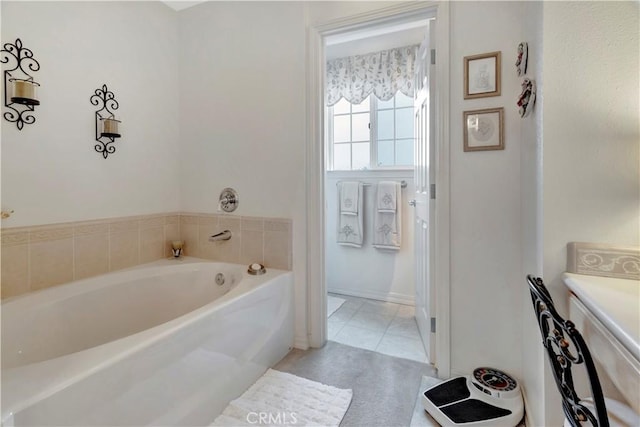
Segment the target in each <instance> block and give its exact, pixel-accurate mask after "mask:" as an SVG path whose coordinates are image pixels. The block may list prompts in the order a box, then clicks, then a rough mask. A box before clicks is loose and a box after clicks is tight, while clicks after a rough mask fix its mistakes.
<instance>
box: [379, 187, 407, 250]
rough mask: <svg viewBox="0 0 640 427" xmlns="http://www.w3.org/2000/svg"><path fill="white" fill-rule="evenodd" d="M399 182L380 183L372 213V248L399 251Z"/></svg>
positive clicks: (400, 219)
mask: <svg viewBox="0 0 640 427" xmlns="http://www.w3.org/2000/svg"><path fill="white" fill-rule="evenodd" d="M400 191H401V188H400V183H399V182H390V181H381V182H379V183H378V188H377V192H376V204H375V206H376V207H375V212H374V213H373V217H374V221H373V228H374V229H373V247H374V248H378V249H391V250H396V251H397V250H400V245H401V243H402V239H401V236H402V204H401V203H398V201H399V197H400V196H401V193H400Z"/></svg>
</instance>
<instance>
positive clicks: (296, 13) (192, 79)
mask: <svg viewBox="0 0 640 427" xmlns="http://www.w3.org/2000/svg"><path fill="white" fill-rule="evenodd" d="M179 28H180V50H179V51H178V52H176V53H177V57H178V60H179V62H180V76H181V79H180V81H179V84H178V87H179V89H180V132H181V141H182V151H181V165H182V168H181V169H182V175H181V179H180V181H181V183H182V187H181V194H182V209H183V210H185V211H190V212H216V209H217V201H218V196H219V194H220V190H222V189H223V188H224V187H233V188H235V189H236V190H237V191H238V194H239V198H240V204H239V207H238V209H237V210H236V212H234V215H236V214H237V215H255V216H264V217H283V218H291V219H292V220H293V270H294V274H295V280H296V285H295V289H296V294H295V301H296V343H297V345H303V343H305V342H306V340H307V331H306V289H305V280H304V277H305V269H306V263H305V245H306V240H305V224H304V223H305V193H304V183H305V172H304V168H305V154H304V145H305V133H304V126H305V123H304V122H305V115H304V111H305V103H304V102H305V101H304V93H305V53H304V52H305V21H304V12H303V6H302V4H301V3H295V2H209V3H205V4H201V5H198V6H195V7H193V8H190V9H186V10H184V11H181V12H179Z"/></svg>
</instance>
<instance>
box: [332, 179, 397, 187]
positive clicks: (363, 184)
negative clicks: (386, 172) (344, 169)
mask: <svg viewBox="0 0 640 427" xmlns="http://www.w3.org/2000/svg"><path fill="white" fill-rule="evenodd" d="M341 182H342V181H338V182H336V185H338V184H340V183H341ZM372 185H373V184H372V183H370V182H363V183H362V186H363V187H370V186H372ZM400 187H401V188H407V181H405V180H404V179H403V180H402V181H400Z"/></svg>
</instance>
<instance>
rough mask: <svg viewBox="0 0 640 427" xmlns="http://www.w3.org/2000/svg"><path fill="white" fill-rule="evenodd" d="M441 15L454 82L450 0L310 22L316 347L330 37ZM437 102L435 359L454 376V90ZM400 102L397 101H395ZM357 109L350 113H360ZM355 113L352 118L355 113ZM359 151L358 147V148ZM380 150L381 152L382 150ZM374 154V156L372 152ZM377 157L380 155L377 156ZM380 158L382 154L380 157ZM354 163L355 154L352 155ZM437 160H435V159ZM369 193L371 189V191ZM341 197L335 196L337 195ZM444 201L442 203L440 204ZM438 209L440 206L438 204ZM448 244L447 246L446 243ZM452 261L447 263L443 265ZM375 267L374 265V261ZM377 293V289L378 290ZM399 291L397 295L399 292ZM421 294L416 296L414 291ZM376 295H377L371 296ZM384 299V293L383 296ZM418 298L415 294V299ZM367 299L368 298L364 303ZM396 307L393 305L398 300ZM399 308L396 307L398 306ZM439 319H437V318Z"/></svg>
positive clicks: (440, 41)
mask: <svg viewBox="0 0 640 427" xmlns="http://www.w3.org/2000/svg"><path fill="white" fill-rule="evenodd" d="M434 19H436V20H438V21H442V22H443V23H444V25H442V26H439V32H438V38H437V46H436V48H438V46H442V47H443V49H442V51H441V52H442V54H441V55H439V56H438V58H441V59H442V63H441V65H440V66H439V67H436V68H437V69H438V73H439V74H438V75H440V73H442V76H444V77H443V78H442V79H441V80H440V82H439V83H440V84H441V85H442V87H443V88H446V87H448V52H447V49H448V47H447V46H448V5H447V4H446V3H442V4H440V3H437V4H436V3H429V4H424V3H421V4H403V5H397V6H393V7H390V8H387V9H383V10H380V11H379V13H374V14H372V13H368V14H364V15H360V16H355V17H352V18H351V19H346V20H345V19H343V20H340V21H337V22H333V23H328V24H324V25H319V26H315V27H312V28H310V33H309V35H310V37H309V53H310V54H309V62H308V67H309V68H308V70H307V71H308V75H309V85H308V89H309V93H308V94H309V96H308V100H309V104H308V107H309V108H308V119H309V121H308V124H309V126H308V131H309V134H308V140H307V149H308V156H307V160H308V162H307V173H308V180H307V206H308V209H309V211H308V215H307V230H308V244H307V249H308V250H307V279H308V296H309V298H308V300H309V306H308V309H309V332H310V333H309V338H310V344H311V345H312V346H315V347H319V346H322V345H323V344H324V342H326V339H327V336H328V332H329V331H328V329H327V326H328V322H327V313H326V308H327V307H326V300H327V292H326V291H327V276H328V274H327V272H326V270H325V262H324V260H325V257H326V255H327V253H326V247H325V246H326V245H325V243H326V241H325V237H326V235H327V234H326V230H327V227H326V215H327V212H328V210H325V201H326V200H327V199H326V196H327V194H328V192H329V185H330V184H329V183H327V182H325V170H326V166H327V164H328V163H327V162H328V161H329V159H331V161H332V162H333V161H334V159H333V158H332V157H330V156H329V154H330V153H327V152H326V151H327V150H325V145H324V135H325V134H326V133H327V132H328V129H327V125H328V123H327V122H325V121H324V117H323V115H324V99H325V98H324V84H323V80H324V73H325V64H324V60H325V58H324V54H325V43H326V41H327V39H329V38H330V37H335V36H337V35H345V34H350V35H351V36H353V34H354V33H358V32H359V33H360V34H362V33H363V32H366V31H380V29H381V28H384V27H386V28H387V29H388V28H391V27H393V26H398V25H407V24H408V23H411V22H414V23H415V22H418V21H420V20H434ZM437 92H438V93H436V94H434V95H435V96H436V98H435V102H434V105H437V108H438V110H439V111H441V113H439V114H438V115H437V117H436V118H435V123H434V129H435V132H434V134H435V135H436V138H437V140H438V141H437V150H436V152H435V154H434V158H435V159H436V163H437V164H439V165H442V167H440V168H439V171H436V172H435V175H436V177H435V181H436V184H445V185H444V187H443V189H442V190H441V191H440V192H439V196H441V197H442V198H441V199H439V201H440V200H441V201H442V203H441V204H439V211H438V212H436V214H435V215H434V216H435V218H436V221H437V220H438V218H439V219H440V221H439V222H438V223H437V226H436V227H435V228H436V229H435V230H433V232H434V236H435V244H434V249H435V250H434V252H437V253H441V255H436V256H435V258H436V259H435V261H434V269H433V270H434V277H435V279H436V280H437V281H438V299H437V301H436V300H434V303H436V302H437V303H438V304H440V303H441V302H445V305H442V306H441V307H442V308H440V309H439V310H438V311H437V312H436V313H434V314H435V316H434V318H435V320H436V322H435V323H437V324H438V329H436V333H435V335H434V344H435V345H436V351H435V353H434V355H435V357H434V359H435V360H437V362H436V366H437V368H438V370H439V375H441V376H448V374H449V336H448V271H449V269H448V262H449V260H448V199H447V197H448V168H447V165H448V147H447V145H446V144H444V143H443V142H444V141H446V136H447V132H448V126H447V125H446V123H447V121H448V91H446V90H438V91H437ZM394 102H395V101H394ZM354 113H357V112H354V111H353V110H351V111H350V112H349V114H354ZM351 119H352V118H351ZM349 142H350V143H354V142H355V143H358V142H361V141H359V140H352V141H349ZM352 152H353V151H352ZM369 152H370V153H374V152H375V150H374V149H372V147H371V146H369ZM376 154H380V152H379V151H378V152H377V153H376ZM372 157H374V156H372ZM374 159H375V157H374ZM377 160H379V159H377ZM350 162H351V166H353V158H351V160H350ZM434 166H435V165H434ZM443 177H444V179H443ZM365 198H366V195H365ZM334 200H335V199H334ZM440 206H441V207H440ZM403 208H404V209H405V210H406V211H408V210H409V207H408V206H407V205H404V206H403ZM436 210H438V209H436ZM442 248H444V249H445V250H444V251H442V252H441V251H440V249H442ZM438 266H446V268H442V267H438ZM369 267H371V268H372V266H371V265H369ZM373 296H376V295H373ZM396 297H397V296H396ZM414 298H415V297H414ZM370 299H372V298H370ZM380 299H381V298H380ZM403 302H404V303H406V302H408V301H406V300H405V301H396V302H393V301H390V300H389V298H387V301H383V302H380V301H378V303H382V304H398V303H403ZM413 302H414V304H415V299H414V301H413ZM363 304H364V303H363ZM392 307H393V306H392ZM393 309H394V308H392V310H393ZM432 322H433V321H432Z"/></svg>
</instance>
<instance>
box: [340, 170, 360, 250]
mask: <svg viewBox="0 0 640 427" xmlns="http://www.w3.org/2000/svg"><path fill="white" fill-rule="evenodd" d="M347 200H350V201H351V205H350V204H349V203H346V202H347ZM347 205H350V206H347ZM343 206H344V208H345V210H344V211H343ZM362 217H363V215H362V183H361V182H340V183H338V236H337V241H338V244H340V245H344V246H353V247H356V248H361V247H362V230H363V226H362V225H363V224H362Z"/></svg>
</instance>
